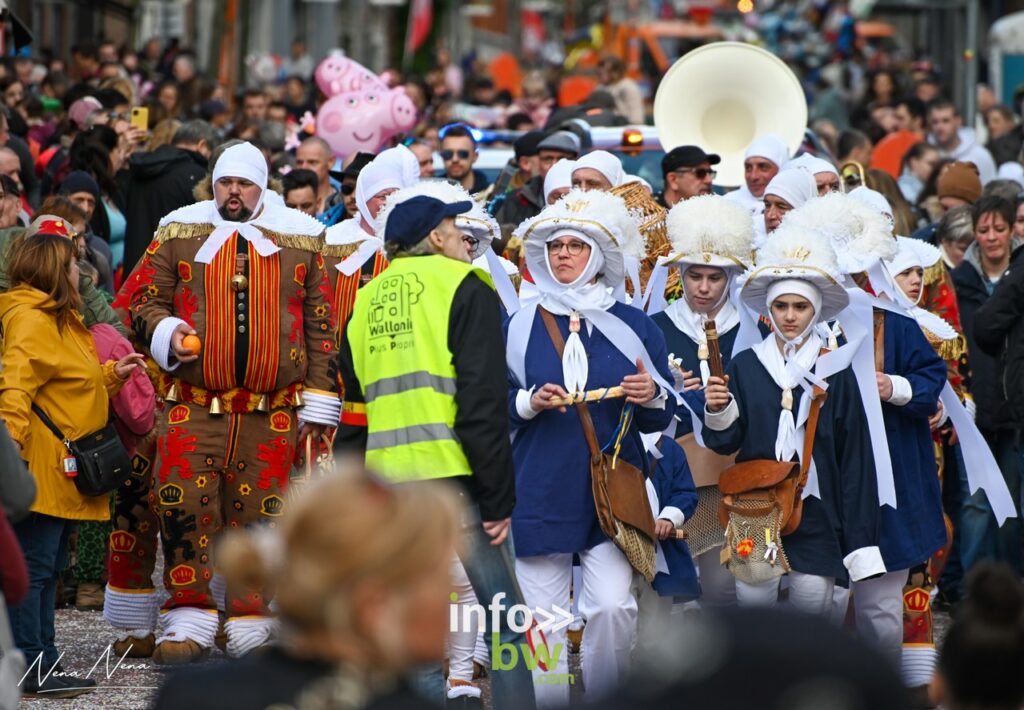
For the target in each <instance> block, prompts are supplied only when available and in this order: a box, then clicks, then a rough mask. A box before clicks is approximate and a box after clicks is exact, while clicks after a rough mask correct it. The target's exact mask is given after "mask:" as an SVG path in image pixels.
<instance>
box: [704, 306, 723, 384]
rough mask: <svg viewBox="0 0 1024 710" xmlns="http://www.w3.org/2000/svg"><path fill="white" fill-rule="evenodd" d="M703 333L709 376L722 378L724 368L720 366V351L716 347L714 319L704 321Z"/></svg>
mask: <svg viewBox="0 0 1024 710" xmlns="http://www.w3.org/2000/svg"><path fill="white" fill-rule="evenodd" d="M704 334H705V335H706V336H707V339H708V369H709V370H710V371H711V376H712V377H722V378H724V377H725V368H724V367H723V366H722V351H721V350H719V348H718V328H716V327H715V321H714V320H709V321H707V322H705V323H704Z"/></svg>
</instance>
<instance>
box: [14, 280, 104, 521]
mask: <svg viewBox="0 0 1024 710" xmlns="http://www.w3.org/2000/svg"><path fill="white" fill-rule="evenodd" d="M52 304H53V301H52V300H51V299H50V297H49V296H47V295H46V294H45V293H43V292H42V291H39V290H38V289H34V288H31V287H30V286H26V285H20V286H16V287H15V288H12V289H11V290H9V291H6V292H5V293H2V294H0V329H2V330H0V334H2V338H3V341H2V350H0V353H2V354H0V363H2V369H0V417H3V420H4V422H5V423H6V424H7V428H8V430H9V431H10V432H11V437H12V438H13V439H14V440H15V441H16V442H18V443H19V444H20V445H21V447H22V452H21V455H22V458H24V459H25V460H26V461H28V467H29V470H31V471H32V475H34V476H35V479H36V486H37V488H38V489H39V490H38V494H37V495H36V502H35V504H33V506H32V510H33V512H37V513H43V514H45V515H52V516H54V517H57V518H67V519H71V520H107V519H109V518H110V505H109V501H108V496H98V497H89V496H83V495H82V494H81V493H79V492H78V489H77V488H75V484H74V482H73V481H72V480H71V479H70V478H68V477H67V476H66V475H65V474H64V456H65V454H66V449H65V448H64V445H63V444H62V443H61V441H60V440H58V439H57V437H56V436H55V435H54V434H53V433H52V432H51V431H50V430H49V429H47V428H46V426H45V425H43V423H42V421H41V420H40V419H39V417H37V416H36V415H35V414H34V413H33V412H32V402H33V401H34V402H35V403H36V404H37V405H38V406H39V407H40V408H41V409H42V410H43V411H44V412H46V414H47V416H48V417H49V418H50V419H51V420H52V421H53V422H54V423H55V424H56V425H57V427H58V428H59V429H60V430H61V431H62V432H64V434H65V436H67V437H68V438H69V439H72V440H74V439H78V438H81V437H83V436H85V435H87V434H91V433H93V432H94V431H96V430H98V429H101V428H103V427H104V426H106V423H107V416H108V414H107V412H108V405H109V402H110V399H109V398H110V397H112V396H114V395H115V394H117V391H118V390H119V389H120V388H121V385H122V382H121V380H120V378H118V376H117V375H116V374H115V372H114V362H113V361H110V362H108V363H107V364H105V365H102V366H101V365H100V362H99V357H98V356H97V354H96V347H95V346H94V345H93V340H92V335H91V334H90V333H89V330H88V329H87V328H86V327H85V324H84V322H83V321H82V318H81V317H80V316H79V315H78V314H77V313H75V314H74V316H73V317H72V319H71V321H70V322H69V323H68V324H67V325H66V326H65V327H64V329H63V331H58V330H57V319H56V317H55V316H53V315H51V314H50V313H47V312H45V311H43V310H42V309H41V308H42V307H43V306H46V305H52Z"/></svg>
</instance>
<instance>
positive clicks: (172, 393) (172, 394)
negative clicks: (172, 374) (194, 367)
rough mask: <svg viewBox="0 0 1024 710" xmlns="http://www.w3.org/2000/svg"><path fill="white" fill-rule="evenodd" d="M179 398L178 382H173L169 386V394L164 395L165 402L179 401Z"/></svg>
mask: <svg viewBox="0 0 1024 710" xmlns="http://www.w3.org/2000/svg"><path fill="white" fill-rule="evenodd" d="M178 399H179V394H178V383H177V382H172V383H171V386H170V387H168V388H167V394H165V395H164V401H165V402H177V401H178Z"/></svg>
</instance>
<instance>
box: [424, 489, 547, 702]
mask: <svg viewBox="0 0 1024 710" xmlns="http://www.w3.org/2000/svg"><path fill="white" fill-rule="evenodd" d="M462 525H463V529H462V536H463V540H462V542H463V552H462V554H461V555H460V558H461V559H462V566H463V567H465V568H466V576H467V577H469V582H470V584H472V585H473V591H474V592H475V593H476V598H477V601H478V602H479V603H480V604H481V605H483V607H484V609H486V610H487V614H485V616H486V622H485V623H486V625H487V629H486V631H485V636H484V638H486V639H487V642H488V644H490V639H491V634H492V633H495V632H497V633H498V634H499V635H500V636H499V638H500V641H501V643H503V644H513V645H514V647H515V648H520V644H525V643H526V635H525V634H523V633H520V632H517V631H513V630H512V629H511V628H509V626H508V615H507V614H505V613H503V614H500V615H499V618H500V628H498V629H493V628H491V613H490V603H491V600H493V599H494V597H495V596H496V595H497V594H500V593H504V594H505V597H504V600H503V603H504V605H505V609H506V610H507V609H508V608H509V607H511V606H513V605H515V604H525V602H524V601H523V593H522V591H520V589H519V580H518V579H516V556H515V550H514V549H513V547H512V534H511V530H510V531H509V536H508V538H506V540H505V542H504V543H502V544H501V545H499V546H494V545H491V538H490V536H489V535H488V534H487V533H485V532H484V529H483V527H482V526H481V521H480V509H479V508H477V506H476V505H474V504H473V503H472V502H471V501H468V500H467V501H466V506H465V508H464V512H463V519H462ZM488 672H489V674H490V677H491V698H492V702H493V707H494V710H507V709H508V708H516V709H517V710H518V709H519V708H522V709H523V710H532V709H533V708H535V707H536V700H535V698H534V694H533V673H531V672H530V669H529V668H528V667H527V665H526V664H525V663H517V664H516V665H515V667H514V668H511V669H509V670H493V669H490V670H489V671H488ZM411 682H412V684H413V686H414V687H415V688H416V689H417V691H418V692H419V693H420V694H421V695H423V696H424V697H426V698H427V699H429V700H433V701H436V700H441V699H443V698H444V678H443V676H442V674H441V669H440V667H436V666H431V667H430V668H429V669H424V670H422V671H420V672H418V673H415V674H414V677H413V678H412V679H411Z"/></svg>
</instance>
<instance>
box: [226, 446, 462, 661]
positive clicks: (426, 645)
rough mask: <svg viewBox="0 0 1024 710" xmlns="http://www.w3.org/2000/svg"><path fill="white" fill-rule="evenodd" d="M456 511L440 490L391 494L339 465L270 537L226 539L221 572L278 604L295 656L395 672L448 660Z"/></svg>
mask: <svg viewBox="0 0 1024 710" xmlns="http://www.w3.org/2000/svg"><path fill="white" fill-rule="evenodd" d="M456 510H457V504H456V502H455V498H454V495H453V494H452V493H451V492H450V491H449V490H448V489H447V488H446V487H445V486H443V485H442V486H439V485H437V482H435V481H432V482H430V483H429V484H419V483H403V484H401V485H397V486H396V485H390V484H388V483H384V482H382V481H381V480H379V479H378V478H376V477H375V476H373V475H372V474H370V473H368V472H366V471H365V470H363V469H362V468H361V467H360V466H356V465H353V464H349V463H345V464H339V465H338V467H337V470H336V471H335V473H333V474H332V475H329V476H326V477H325V478H323V479H320V480H316V481H314V482H312V483H310V484H308V485H307V486H306V487H304V489H303V490H302V491H301V493H300V495H298V496H297V497H296V499H295V500H294V502H293V503H292V506H291V508H290V509H289V511H288V512H287V513H286V514H285V517H284V519H283V522H282V524H281V526H280V527H278V528H277V529H269V528H261V529H258V530H253V531H248V532H246V533H241V534H236V535H234V536H229V537H226V538H225V539H224V541H223V542H222V543H221V545H220V547H219V549H218V550H217V559H218V566H219V568H220V570H221V571H222V573H223V574H224V575H225V577H226V578H227V579H228V583H229V584H238V585H242V586H244V588H248V589H262V590H264V592H265V593H266V594H267V595H268V596H274V597H275V598H276V600H277V608H278V612H279V616H280V618H281V621H282V626H283V629H282V640H283V641H284V643H285V644H286V645H287V646H289V647H290V648H291V650H292V651H293V652H294V653H296V654H297V655H302V656H313V657H317V658H320V659H322V660H325V661H328V662H336V663H348V664H352V665H355V666H362V667H366V668H370V667H372V668H373V669H374V670H378V671H385V672H397V671H400V670H402V669H405V668H408V667H409V666H412V665H417V664H423V663H427V662H430V661H435V660H440V659H441V658H442V657H443V654H444V642H445V639H446V636H447V630H448V604H449V598H448V595H449V593H450V592H451V583H450V580H449V574H448V567H449V563H450V561H451V558H452V555H453V554H454V551H455V548H454V544H455V538H456V521H457V513H456Z"/></svg>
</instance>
